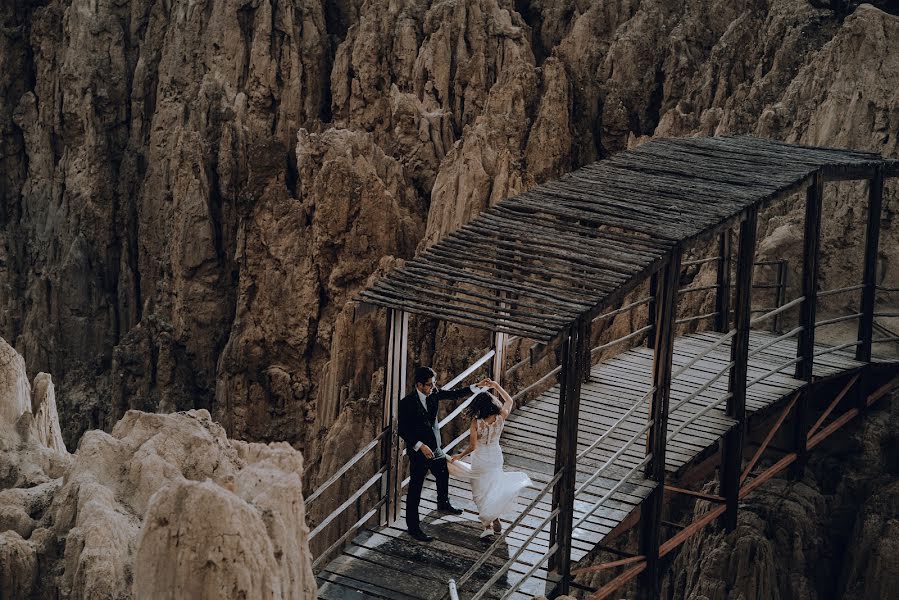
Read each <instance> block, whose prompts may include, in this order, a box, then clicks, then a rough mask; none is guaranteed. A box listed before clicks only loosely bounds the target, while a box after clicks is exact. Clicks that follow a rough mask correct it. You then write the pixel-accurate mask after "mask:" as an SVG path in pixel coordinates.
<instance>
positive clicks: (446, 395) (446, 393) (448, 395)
mask: <svg viewBox="0 0 899 600" xmlns="http://www.w3.org/2000/svg"><path fill="white" fill-rule="evenodd" d="M478 391H479V390H478V386H476V385H475V384H471V385H469V386H467V387H463V388H456V389H454V390H437V391H436V392H434V393H433V394H431V395H432V396H434V397H435V398H436V399H437V400H457V399H459V398H467V397H468V396H470V395H472V394H477V393H478Z"/></svg>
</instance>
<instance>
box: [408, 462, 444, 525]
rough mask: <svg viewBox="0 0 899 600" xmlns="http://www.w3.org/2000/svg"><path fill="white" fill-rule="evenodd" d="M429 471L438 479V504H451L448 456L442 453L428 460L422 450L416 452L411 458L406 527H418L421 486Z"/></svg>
mask: <svg viewBox="0 0 899 600" xmlns="http://www.w3.org/2000/svg"><path fill="white" fill-rule="evenodd" d="M428 471H430V472H431V474H432V475H433V476H434V479H436V480H437V504H438V505H443V504H449V471H447V469H446V457H445V456H443V455H441V456H438V457H435V458H434V459H433V460H428V459H427V458H425V457H424V455H423V454H421V453H420V452H415V453H414V454H413V455H412V456H411V457H410V459H409V491H408V492H407V493H406V527H408V528H409V529H410V530H415V529H418V528H419V526H420V521H419V519H418V504H419V503H420V502H421V488H422V486H423V485H424V483H425V475H427V474H428Z"/></svg>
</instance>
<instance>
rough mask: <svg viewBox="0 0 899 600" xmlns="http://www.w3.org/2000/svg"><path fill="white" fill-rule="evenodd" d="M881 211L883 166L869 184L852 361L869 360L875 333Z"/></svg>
mask: <svg viewBox="0 0 899 600" xmlns="http://www.w3.org/2000/svg"><path fill="white" fill-rule="evenodd" d="M882 207H883V166H882V165H881V166H879V167H878V168H877V171H876V173H875V175H874V177H872V178H871V179H869V180H868V226H867V229H866V230H865V264H864V267H863V269H862V285H864V286H865V287H863V288H862V297H861V304H860V307H859V311H858V312H860V313H861V314H862V316H861V319H859V322H858V338H857V339H858V340H859V341H860V342H861V344H859V345H858V346H857V347H856V349H855V359H856V360H860V361H862V362H870V360H871V337H872V335H873V331H874V302H875V299H876V292H877V289H876V285H877V255H878V251H879V247H880V218H881V210H882Z"/></svg>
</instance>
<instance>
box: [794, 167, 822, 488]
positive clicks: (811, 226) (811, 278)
mask: <svg viewBox="0 0 899 600" xmlns="http://www.w3.org/2000/svg"><path fill="white" fill-rule="evenodd" d="M823 204H824V178H823V177H822V176H821V173H820V172H819V173H815V175H814V176H813V177H812V183H811V185H809V186H808V188H807V190H806V194H805V227H804V231H803V243H802V245H803V251H802V296H803V298H805V300H803V302H802V304H801V306H800V310H799V325H801V326H802V328H803V329H802V331H801V332H800V333H799V342H798V345H797V349H796V358H801V359H802V360H801V361H800V362H799V363H798V364H797V365H796V379H801V380H803V381H806V382H808V383H811V381H812V374H813V369H814V366H815V362H814V361H815V315H816V312H817V310H816V309H817V304H818V302H817V300H818V298H817V294H818V258H819V255H820V245H821V212H822V208H823ZM808 390H809V386H806V387H805V390H804V391H803V393H802V396H801V397H800V398H799V402H797V403H796V410H795V411H794V413H793V451H794V452H796V455H797V457H798V460H796V461H795V464H794V465H793V467H792V475H793V477H795V478H797V479H799V478H801V477H802V473H803V470H804V469H805V458H806V432H807V431H808V423H807V419H808V416H807V414H806V413H807V412H808V409H807V406H808V402H809V392H808Z"/></svg>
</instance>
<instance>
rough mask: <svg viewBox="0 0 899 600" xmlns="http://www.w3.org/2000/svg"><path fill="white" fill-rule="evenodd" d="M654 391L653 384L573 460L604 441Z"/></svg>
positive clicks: (591, 450)
mask: <svg viewBox="0 0 899 600" xmlns="http://www.w3.org/2000/svg"><path fill="white" fill-rule="evenodd" d="M655 391H656V387H655V386H652V388H651V389H650V390H649V391H648V392H646V393H645V394H644V395H643V397H642V398H640V399H639V400H637V402H635V403H634V405H633V406H632V407H630V408H629V409H628V411H627V412H626V413H624V414H623V415H622V416H621V417H620V418H619V419H618V420H617V421H615V423H613V424H612V426H611V427H609V429H607V430H606V432H605V433H603V434H602V435H601V436H599V437H598V438H596V441H595V442H593V443H592V444H590V445H589V446H588V447H587V448H586V449H584V450H582V451H581V452H580V453H579V454H578V455H577V458H576V459H575V462H578V461H580V460H581V459H582V458H584V457H585V456H587V455H588V454H590V453H591V452H593V449H594V448H596V447H597V446H598V445H600V444H601V443H603V442H604V441H605V439H606V438H607V437H609V435H611V433H612V432H613V431H615V430H616V429H618V427H619V426H621V424H623V423H624V421H625V420H627V419H628V418H629V417H630V416H631V415H633V414H634V412H635V411H636V410H637V409H638V408H640V407H641V406H643V403H644V402H646V400H647V399H648V398H649V397H650V396H651V395H652V394H653V393H654V392H655ZM575 494H577V492H575Z"/></svg>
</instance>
